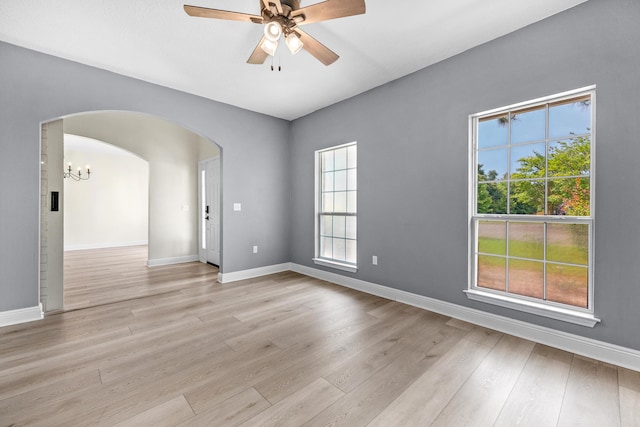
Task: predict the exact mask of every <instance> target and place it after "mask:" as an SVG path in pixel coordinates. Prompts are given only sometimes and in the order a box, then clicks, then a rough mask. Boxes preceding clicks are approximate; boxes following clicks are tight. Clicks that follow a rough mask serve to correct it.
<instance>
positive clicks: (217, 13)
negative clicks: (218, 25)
mask: <svg viewBox="0 0 640 427" xmlns="http://www.w3.org/2000/svg"><path fill="white" fill-rule="evenodd" d="M184 11H185V12H187V15H189V16H196V17H200V18H215V19H227V20H230V21H245V22H255V23H257V24H260V23H262V21H263V19H262V16H260V15H250V14H248V13H240V12H230V11H228V10H220V9H209V8H206V7H200V6H190V5H187V4H185V5H184Z"/></svg>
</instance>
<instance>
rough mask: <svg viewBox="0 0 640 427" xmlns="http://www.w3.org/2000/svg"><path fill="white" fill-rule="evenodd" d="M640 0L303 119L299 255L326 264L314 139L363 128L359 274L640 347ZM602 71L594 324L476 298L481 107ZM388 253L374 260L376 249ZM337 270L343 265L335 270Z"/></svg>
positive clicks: (459, 59) (509, 40) (588, 8)
mask: <svg viewBox="0 0 640 427" xmlns="http://www.w3.org/2000/svg"><path fill="white" fill-rule="evenodd" d="M638 22H640V2H638V1H636V0H626V1H625V0H606V1H605V0H591V1H589V2H587V3H585V4H583V5H580V6H578V7H576V8H574V9H570V10H568V11H566V12H565V13H561V14H559V15H556V16H554V17H551V18H549V19H546V20H544V21H542V22H539V23H536V24H533V25H531V26H529V27H527V28H525V29H522V30H520V31H518V32H516V33H513V34H510V35H507V36H505V37H503V38H501V39H498V40H495V41H493V42H490V43H487V44H485V45H482V46H480V47H478V48H475V49H472V50H469V51H467V52H464V53H462V54H460V55H458V56H456V57H454V58H451V59H449V60H446V61H443V62H441V63H439V64H436V65H434V66H431V67H428V68H426V69H424V70H421V71H419V72H416V73H414V74H413V75H410V76H408V77H405V78H402V79H400V80H397V81H394V82H391V83H389V84H387V85H385V86H382V87H379V88H377V89H374V90H371V91H369V92H367V93H364V94H362V95H359V96H357V97H355V98H351V99H348V100H346V101H344V102H341V103H339V104H336V105H333V106H331V107H328V108H326V109H323V110H320V111H317V112H315V113H313V114H310V115H308V116H306V117H303V118H300V119H298V120H295V121H294V122H293V124H292V127H291V154H290V155H291V177H290V181H291V183H292V209H291V212H292V214H291V218H292V229H291V250H290V253H291V260H292V262H295V263H298V264H302V265H307V266H312V267H315V265H314V264H313V263H312V262H311V258H312V257H313V246H314V239H313V236H314V232H313V215H314V214H313V209H314V199H313V198H314V196H313V185H314V184H313V183H314V177H313V159H314V150H317V149H321V148H325V147H329V146H332V145H335V144H340V143H346V142H350V141H358V181H359V183H360V185H359V193H358V238H359V240H358V257H359V259H358V261H359V267H360V268H359V270H358V272H357V273H356V274H353V275H350V274H348V273H342V274H344V275H350V276H352V277H357V278H359V279H362V280H366V281H370V282H374V283H378V284H382V285H386V286H390V287H393V288H397V289H401V290H405V291H409V292H413V293H416V294H419V295H424V296H428V297H432V298H437V299H440V300H444V301H448V302H451V303H455V304H459V305H463V306H467V307H472V308H476V309H481V310H486V311H489V312H492V313H497V314H501V315H505V316H508V317H512V318H515V319H520V320H524V321H528V322H531V323H535V324H539V325H543V326H548V327H552V328H556V329H559V330H562V331H567V332H571V333H575V334H578V335H583V336H587V337H591V338H595V339H599V340H602V341H607V342H610V343H614V344H619V345H623V346H626V347H630V348H635V349H640V328H639V327H638V313H639V309H638V307H640V283H639V282H640V262H639V254H640V227H639V226H638V223H637V217H638V212H639V211H640V191H638V189H637V188H638V182H640V168H639V167H638V164H637V163H638V159H640V143H639V140H638V135H640V120H639V115H640V47H639V43H640V25H638ZM591 84H596V85H597V101H596V109H597V111H596V114H597V118H596V123H597V130H596V155H597V160H596V161H597V164H596V169H595V171H596V205H595V212H596V219H595V245H596V246H595V299H594V302H595V314H596V316H597V317H599V318H601V319H602V323H601V324H600V325H598V326H596V327H595V328H594V329H590V328H585V327H581V326H576V325H571V324H567V323H563V322H560V321H555V320H551V319H543V318H539V317H536V316H533V315H529V314H525V313H520V312H516V311H512V310H508V309H502V308H498V307H495V306H491V305H487V304H483V303H479V302H473V301H469V300H468V299H467V298H466V296H465V295H464V293H463V290H464V289H466V287H467V273H468V249H467V212H468V189H467V186H468V182H467V180H468V164H467V162H468V150H469V143H468V116H469V114H472V113H477V112H480V111H484V110H488V109H491V108H496V107H501V106H504V105H509V104H513V103H517V102H520V101H526V100H529V99H534V98H538V97H541V96H545V95H551V94H554V93H559V92H564V91H567V90H571V89H576V88H580V87H584V86H588V85H591ZM372 255H377V256H378V263H379V265H377V266H373V265H371V256H372ZM332 271H333V272H338V271H335V270H332Z"/></svg>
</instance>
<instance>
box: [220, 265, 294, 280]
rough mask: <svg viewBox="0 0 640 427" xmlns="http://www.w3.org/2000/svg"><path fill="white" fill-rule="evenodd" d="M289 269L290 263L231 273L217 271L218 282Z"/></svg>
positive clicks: (251, 277)
mask: <svg viewBox="0 0 640 427" xmlns="http://www.w3.org/2000/svg"><path fill="white" fill-rule="evenodd" d="M288 270H291V264H290V263H288V262H285V263H283V264H275V265H267V266H265V267H258V268H251V269H249V270H241V271H233V272H231V273H218V282H220V283H230V282H236V281H238V280H245V279H253V278H254V277H260V276H266V275H267V274H274V273H281V272H283V271H288Z"/></svg>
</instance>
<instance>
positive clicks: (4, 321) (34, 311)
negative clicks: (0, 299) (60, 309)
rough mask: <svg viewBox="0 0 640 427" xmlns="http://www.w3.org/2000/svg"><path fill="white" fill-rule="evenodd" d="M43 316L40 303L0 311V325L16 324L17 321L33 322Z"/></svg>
mask: <svg viewBox="0 0 640 427" xmlns="http://www.w3.org/2000/svg"><path fill="white" fill-rule="evenodd" d="M43 318H44V311H42V304H38V305H37V306H35V307H27V308H19V309H17V310H9V311H2V312H0V327H2V326H9V325H16V324H18V323H25V322H33V321H34V320H41V319H43Z"/></svg>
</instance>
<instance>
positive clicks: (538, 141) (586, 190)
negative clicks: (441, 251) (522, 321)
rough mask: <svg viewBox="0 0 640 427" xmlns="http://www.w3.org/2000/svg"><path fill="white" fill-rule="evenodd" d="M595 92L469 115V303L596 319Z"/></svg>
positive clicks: (565, 317)
mask: <svg viewBox="0 0 640 427" xmlns="http://www.w3.org/2000/svg"><path fill="white" fill-rule="evenodd" d="M594 99H595V92H594V89H593V88H587V89H583V90H580V91H573V92H571V93H565V94H561V95H557V96H553V97H549V98H545V99H539V100H536V101H531V102H528V103H523V104H519V105H516V106H511V107H506V108H502V109H498V110H493V111H490V112H486V113H479V114H476V115H473V116H471V118H470V122H471V123H470V126H471V151H472V154H471V156H470V157H471V159H472V160H471V167H472V169H471V172H472V177H471V179H470V182H471V189H470V194H472V196H471V197H472V200H471V203H470V206H471V209H470V210H471V212H470V239H469V241H470V246H471V247H470V254H471V266H470V267H471V268H470V284H469V290H468V291H467V295H468V296H469V298H472V299H477V300H481V301H483V302H489V303H493V304H498V305H503V306H507V307H510V308H516V309H520V310H524V311H529V312H533V313H536V314H541V315H544V316H548V317H553V318H557V319H561V320H567V321H570V322H574V323H579V324H585V325H589V326H593V325H595V323H596V322H597V321H598V320H597V319H595V318H594V317H593V261H592V260H593V244H592V242H593V218H594V215H593V200H594V194H593V188H594V176H593V162H594V159H593V153H594V152H595V151H594V147H593V145H594V138H593V136H594V132H593V122H594V120H593V117H594Z"/></svg>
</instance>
